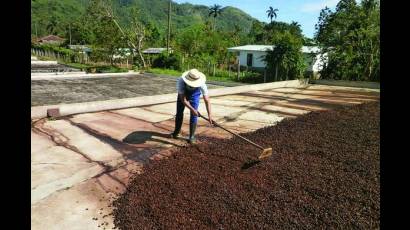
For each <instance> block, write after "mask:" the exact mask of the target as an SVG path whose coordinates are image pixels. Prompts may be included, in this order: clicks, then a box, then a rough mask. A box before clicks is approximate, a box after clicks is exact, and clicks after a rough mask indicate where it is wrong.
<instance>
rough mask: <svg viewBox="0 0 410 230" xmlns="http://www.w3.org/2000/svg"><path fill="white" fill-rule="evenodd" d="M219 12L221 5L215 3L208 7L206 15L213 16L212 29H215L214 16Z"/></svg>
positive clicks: (220, 12) (220, 11) (219, 13)
mask: <svg viewBox="0 0 410 230" xmlns="http://www.w3.org/2000/svg"><path fill="white" fill-rule="evenodd" d="M221 14H222V6H220V5H217V4H215V5H213V6H210V7H209V14H208V16H213V17H214V26H213V30H215V26H216V17H218V16H219V15H221Z"/></svg>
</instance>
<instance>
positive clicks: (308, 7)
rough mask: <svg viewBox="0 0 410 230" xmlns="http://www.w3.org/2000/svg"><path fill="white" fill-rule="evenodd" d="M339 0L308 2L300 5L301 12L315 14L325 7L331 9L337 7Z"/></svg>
mask: <svg viewBox="0 0 410 230" xmlns="http://www.w3.org/2000/svg"><path fill="white" fill-rule="evenodd" d="M338 2H339V0H319V1H318V2H310V3H306V4H304V5H302V8H301V11H302V12H306V13H315V12H318V11H320V10H322V9H323V8H325V7H326V6H327V7H329V8H331V7H334V6H336V5H337V3H338Z"/></svg>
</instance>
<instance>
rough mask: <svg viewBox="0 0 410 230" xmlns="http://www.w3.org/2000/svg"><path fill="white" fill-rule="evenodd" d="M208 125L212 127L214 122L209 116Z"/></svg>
mask: <svg viewBox="0 0 410 230" xmlns="http://www.w3.org/2000/svg"><path fill="white" fill-rule="evenodd" d="M209 124H210V125H211V126H213V125H214V121H213V120H212V117H211V116H209Z"/></svg>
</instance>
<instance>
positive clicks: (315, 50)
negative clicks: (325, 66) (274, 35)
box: [228, 45, 320, 53]
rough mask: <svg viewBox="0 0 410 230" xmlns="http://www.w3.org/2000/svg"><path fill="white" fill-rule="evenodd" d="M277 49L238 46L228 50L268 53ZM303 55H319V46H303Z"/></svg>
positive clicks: (259, 46)
mask: <svg viewBox="0 0 410 230" xmlns="http://www.w3.org/2000/svg"><path fill="white" fill-rule="evenodd" d="M273 47H275V46H274V45H245V46H236V47H231V48H228V51H231V52H232V51H262V52H265V51H268V50H272V48H273ZM302 52H303V53H318V52H320V49H319V47H317V46H303V47H302Z"/></svg>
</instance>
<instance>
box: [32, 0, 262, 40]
mask: <svg viewBox="0 0 410 230" xmlns="http://www.w3.org/2000/svg"><path fill="white" fill-rule="evenodd" d="M92 2H93V0H36V1H32V7H31V12H32V34H33V35H35V34H36V29H37V35H38V36H44V35H48V34H56V35H60V36H63V37H68V33H69V25H70V24H71V27H72V28H71V30H77V29H79V28H78V27H79V25H78V24H82V23H84V21H83V20H82V17H81V16H82V15H84V13H86V11H87V8H88V7H89V5H90V4H91V3H92ZM112 3H113V8H114V10H115V14H116V15H118V18H119V21H120V23H121V24H124V25H129V24H130V22H131V15H130V14H131V9H132V8H136V9H138V19H139V20H140V21H141V22H143V23H144V24H145V25H148V24H149V25H150V26H151V27H153V28H154V30H157V31H158V33H160V34H161V35H162V36H161V38H163V39H165V36H164V35H165V33H166V30H167V27H166V25H167V10H168V0H115V1H112ZM222 10H223V14H220V15H218V16H217V20H216V28H217V29H220V30H224V31H226V30H232V29H234V28H235V26H238V27H239V28H240V29H241V31H243V32H245V33H246V32H249V28H250V27H251V25H252V22H254V21H256V19H254V18H252V17H251V16H249V15H248V14H246V13H245V12H243V11H241V10H239V9H237V8H234V7H229V6H227V7H223V8H222ZM171 19H172V21H171V28H172V33H173V36H175V34H176V33H177V32H179V31H181V30H183V29H184V28H186V27H188V26H191V25H194V24H199V23H206V22H207V21H210V18H209V11H208V6H202V5H192V4H189V3H184V4H178V3H174V2H173V3H172V12H171ZM79 42H81V41H79ZM86 42H88V41H86ZM161 42H165V41H164V40H162V41H161Z"/></svg>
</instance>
